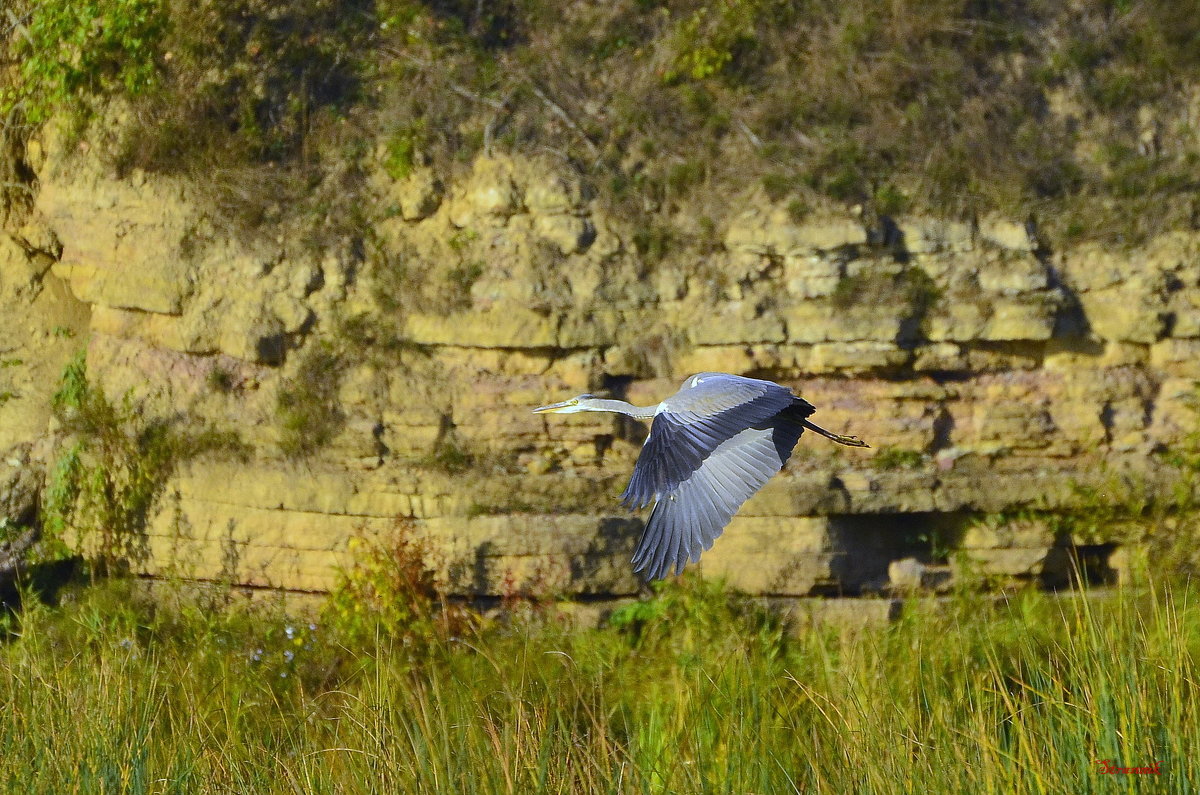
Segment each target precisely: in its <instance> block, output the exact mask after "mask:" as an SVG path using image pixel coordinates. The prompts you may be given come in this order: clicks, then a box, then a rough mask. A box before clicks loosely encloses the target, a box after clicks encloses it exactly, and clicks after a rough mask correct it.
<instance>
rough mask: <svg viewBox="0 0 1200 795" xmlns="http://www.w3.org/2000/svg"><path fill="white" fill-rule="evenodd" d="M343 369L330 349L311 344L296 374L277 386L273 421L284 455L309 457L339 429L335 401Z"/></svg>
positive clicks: (340, 417)
mask: <svg viewBox="0 0 1200 795" xmlns="http://www.w3.org/2000/svg"><path fill="white" fill-rule="evenodd" d="M345 366H346V365H345V361H344V360H343V358H342V357H341V356H340V355H339V354H338V352H337V351H335V350H334V348H333V347H332V346H331V345H329V344H327V343H314V345H313V346H312V347H311V348H310V349H308V350H307V351H306V352H305V353H304V355H303V358H301V359H300V364H299V366H298V368H297V370H296V374H295V375H294V376H293V377H291V378H289V379H287V380H286V381H285V382H284V383H283V384H282V385H281V386H280V388H279V393H278V395H277V396H276V398H275V418H276V421H277V422H278V424H279V429H280V438H279V449H280V450H281V451H282V452H283V453H284V455H287V456H290V457H305V456H309V455H312V454H313V453H316V452H317V451H319V450H320V449H321V448H322V447H324V446H325V445H326V444H328V443H329V442H330V441H331V440H332V439H333V437H334V436H336V435H337V433H338V432H339V431H340V430H341V429H342V425H343V424H344V422H345V416H344V415H343V413H342V411H341V409H340V408H339V407H338V400H337V397H338V389H339V388H340V387H341V382H342V374H343V372H344V370H345Z"/></svg>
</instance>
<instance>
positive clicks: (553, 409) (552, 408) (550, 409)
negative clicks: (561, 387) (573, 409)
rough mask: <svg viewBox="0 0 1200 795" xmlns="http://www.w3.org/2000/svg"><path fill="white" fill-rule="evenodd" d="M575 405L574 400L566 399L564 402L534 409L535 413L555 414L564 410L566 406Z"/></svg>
mask: <svg viewBox="0 0 1200 795" xmlns="http://www.w3.org/2000/svg"><path fill="white" fill-rule="evenodd" d="M573 405H575V401H573V400H564V401H563V402H562V403H551V404H550V405H549V406H538V407H537V408H536V409H534V410H533V413H534V414H554V413H557V412H559V411H562V410H563V409H565V408H569V407H570V406H573Z"/></svg>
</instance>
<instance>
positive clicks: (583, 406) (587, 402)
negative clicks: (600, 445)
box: [578, 398, 658, 420]
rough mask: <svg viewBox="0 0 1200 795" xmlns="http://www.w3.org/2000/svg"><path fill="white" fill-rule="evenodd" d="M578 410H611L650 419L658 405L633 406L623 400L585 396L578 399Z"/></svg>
mask: <svg viewBox="0 0 1200 795" xmlns="http://www.w3.org/2000/svg"><path fill="white" fill-rule="evenodd" d="M578 409H579V411H611V412H613V413H615V414H624V415H626V416H628V417H633V418H634V419H635V420H651V419H654V415H655V414H657V413H658V406H635V405H633V404H632V403H626V402H625V401H624V400H606V399H604V398H585V399H584V400H581V401H579V406H578Z"/></svg>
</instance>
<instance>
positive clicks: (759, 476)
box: [633, 417, 804, 580]
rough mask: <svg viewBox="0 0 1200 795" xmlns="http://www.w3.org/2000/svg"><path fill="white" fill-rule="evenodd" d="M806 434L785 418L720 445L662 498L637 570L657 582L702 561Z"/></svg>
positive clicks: (635, 563) (641, 544) (648, 527)
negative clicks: (722, 533)
mask: <svg viewBox="0 0 1200 795" xmlns="http://www.w3.org/2000/svg"><path fill="white" fill-rule="evenodd" d="M803 432H804V428H803V427H801V426H800V425H799V424H798V423H797V422H795V421H792V420H791V419H789V418H787V417H781V418H779V419H778V420H776V421H775V422H774V423H772V424H771V425H768V426H766V427H761V426H760V427H758V428H747V429H745V430H743V431H741V432H740V433H738V434H736V435H734V436H733V437H732V438H730V439H728V440H726V441H725V442H723V443H722V444H720V445H718V447H717V449H716V450H714V451H713V453H712V454H711V455H710V456H709V457H708V458H707V459H706V460H705V461H704V462H703V465H702V466H700V467H699V468H698V469H697V470H696V471H695V472H693V473H692V474H691V476H690V477H688V478H687V479H686V480H684V481H683V482H681V483H680V484H679V485H678V486H677V487H675V489H673V490H672V491H671V492H669V493H666V494H663V495H662V496H660V497H659V500H658V502H657V503H656V504H655V506H654V510H653V511H652V512H651V514H650V519H649V521H647V522H646V529H645V531H644V532H643V533H642V538H641V540H640V541H639V542H638V546H637V550H636V551H635V552H634V555H633V568H634V571H645V573H646V578H647V579H650V580H657V579H660V578H662V577H665V576H667V574H668V573H669V572H670V570H671V569H672V568H674V570H675V573H677V574H678V573H679V572H681V571H683V567H684V566H685V565H686V564H687V563H689V562H691V563H695V562H696V561H698V560H700V555H701V553H703V552H704V551H705V550H707V549H708V548H709V547H711V546H712V545H713V542H714V541H715V540H716V539H717V537H718V536H720V535H721V532H722V531H723V530H724V529H725V525H727V524H729V520H730V519H732V518H733V515H734V514H735V513H737V511H738V509H739V508H741V507H742V503H744V502H745V501H746V500H748V499H750V497H751V496H753V495H754V493H755V492H757V491H758V490H759V489H761V488H762V487H763V485H764V484H766V482H767V481H768V480H770V479H771V477H772V476H773V475H774V474H775V473H777V472H778V471H779V470H780V469H782V468H783V465H784V464H785V463H787V460H788V457H789V456H790V455H791V452H792V448H793V447H795V446H796V442H797V441H799V439H800V435H801V434H802V433H803Z"/></svg>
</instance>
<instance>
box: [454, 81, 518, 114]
mask: <svg viewBox="0 0 1200 795" xmlns="http://www.w3.org/2000/svg"><path fill="white" fill-rule="evenodd" d="M450 90H451V91H453V92H454V93H455V94H458V95H459V96H460V97H464V98H466V99H469V100H473V101H475V102H479V103H482V104H484V105H489V106H491V107H493V108H495V109H496V110H506V109H507V108H508V99H507V98H505V99H504V100H503V101H501V100H498V99H492V98H491V97H485V96H482V95H480V94H476V93H475V92H474V91H469V90H467V89H465V88H463V87H462V86H460V85H458V84H457V83H451V84H450Z"/></svg>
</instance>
